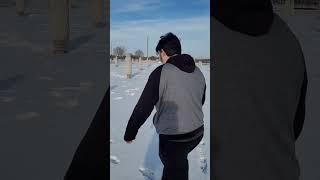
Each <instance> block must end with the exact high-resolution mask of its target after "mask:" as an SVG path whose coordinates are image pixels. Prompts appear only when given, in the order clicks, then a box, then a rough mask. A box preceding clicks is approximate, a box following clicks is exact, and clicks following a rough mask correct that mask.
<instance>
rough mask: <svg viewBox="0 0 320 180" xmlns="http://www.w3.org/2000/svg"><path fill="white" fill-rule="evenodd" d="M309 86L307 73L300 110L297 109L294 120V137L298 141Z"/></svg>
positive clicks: (302, 89) (300, 100)
mask: <svg viewBox="0 0 320 180" xmlns="http://www.w3.org/2000/svg"><path fill="white" fill-rule="evenodd" d="M307 85H308V77H307V73H306V72H305V75H304V80H303V83H302V87H301V94H300V99H299V104H298V108H297V111H296V115H295V119H294V135H295V138H296V140H297V139H298V138H299V136H300V134H301V131H302V128H303V124H304V119H305V108H306V107H305V106H306V105H305V104H306V94H307Z"/></svg>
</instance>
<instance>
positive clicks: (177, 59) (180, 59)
mask: <svg viewBox="0 0 320 180" xmlns="http://www.w3.org/2000/svg"><path fill="white" fill-rule="evenodd" d="M166 63H170V64H173V65H175V66H176V67H178V68H179V69H180V70H181V71H184V72H187V73H192V72H193V71H194V70H195V68H196V65H195V62H194V59H193V58H192V57H191V56H190V55H188V54H180V55H176V56H171V57H170V58H169V59H168V61H167V62H166Z"/></svg>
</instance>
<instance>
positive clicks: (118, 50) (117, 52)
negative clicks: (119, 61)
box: [113, 46, 126, 56]
mask: <svg viewBox="0 0 320 180" xmlns="http://www.w3.org/2000/svg"><path fill="white" fill-rule="evenodd" d="M125 53H126V48H125V47H123V46H117V47H115V48H114V49H113V54H114V55H115V56H124V55H125Z"/></svg>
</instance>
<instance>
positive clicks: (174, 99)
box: [124, 33, 206, 180]
mask: <svg viewBox="0 0 320 180" xmlns="http://www.w3.org/2000/svg"><path fill="white" fill-rule="evenodd" d="M156 52H157V53H158V54H159V56H160V60H161V62H162V63H163V65H161V66H159V67H157V68H156V69H155V70H154V71H153V72H152V73H151V75H150V76H149V79H148V82H147V84H146V86H145V88H144V90H143V92H142V94H141V97H140V99H139V101H138V103H137V105H136V106H135V108H134V110H133V113H132V115H131V117H130V120H129V122H128V125H127V128H126V132H125V135H124V140H125V141H126V142H127V143H131V142H132V140H134V139H135V137H136V135H137V133H138V130H139V128H140V127H141V126H142V124H143V123H144V122H145V121H146V120H147V118H148V117H149V115H150V114H151V112H152V110H153V107H154V106H156V109H157V112H156V114H155V116H154V117H153V124H154V126H155V128H156V132H157V133H158V134H159V156H160V159H161V161H162V163H163V165H164V168H163V174H162V180H188V169H189V168H188V159H187V157H188V154H189V153H190V152H191V151H192V150H193V149H194V148H195V147H196V146H197V145H198V144H199V142H200V141H201V139H202V137H203V133H204V123H203V116H204V115H203V112H202V105H203V103H204V101H205V89H206V84H205V79H204V76H203V74H202V72H201V71H200V69H199V68H198V67H196V66H195V62H194V59H193V58H192V57H191V56H190V55H187V54H181V45H180V41H179V39H178V38H177V37H176V36H175V35H174V34H172V33H167V34H166V35H164V36H161V39H160V40H159V43H158V45H157V47H156Z"/></svg>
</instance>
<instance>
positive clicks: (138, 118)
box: [124, 65, 163, 141]
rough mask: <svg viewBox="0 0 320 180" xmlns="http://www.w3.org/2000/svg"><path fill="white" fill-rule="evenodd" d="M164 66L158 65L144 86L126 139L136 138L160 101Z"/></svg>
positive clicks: (125, 135) (128, 127) (127, 130)
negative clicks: (160, 84) (160, 86)
mask: <svg viewBox="0 0 320 180" xmlns="http://www.w3.org/2000/svg"><path fill="white" fill-rule="evenodd" d="M162 66H163V65H161V66H159V67H157V68H156V69H155V70H154V71H153V72H152V73H151V74H150V76H149V79H148V82H147V84H146V86H145V87H144V89H143V92H142V94H141V96H140V99H139V101H138V103H137V104H136V106H135V108H134V110H133V112H132V115H131V117H130V119H129V122H128V124H127V128H126V132H125V134H124V140H125V141H131V140H133V139H135V137H136V135H137V133H138V130H139V128H140V127H141V126H142V125H143V124H144V122H145V121H146V120H147V119H148V117H149V116H150V114H151V112H152V110H153V107H154V106H155V105H156V103H157V102H158V99H159V83H160V76H161V70H162Z"/></svg>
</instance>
